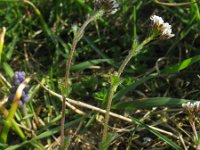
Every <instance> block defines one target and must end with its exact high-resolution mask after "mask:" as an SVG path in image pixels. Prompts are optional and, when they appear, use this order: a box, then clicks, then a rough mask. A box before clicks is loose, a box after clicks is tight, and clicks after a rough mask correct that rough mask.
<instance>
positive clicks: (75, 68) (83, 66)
mask: <svg viewBox="0 0 200 150" xmlns="http://www.w3.org/2000/svg"><path fill="white" fill-rule="evenodd" d="M111 61H112V59H94V60H88V61H85V62H82V63H80V64H77V65H74V66H72V67H71V71H82V70H84V69H87V68H89V67H91V66H93V65H97V64H100V63H104V62H107V63H111Z"/></svg>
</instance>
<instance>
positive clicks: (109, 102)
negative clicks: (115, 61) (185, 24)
mask: <svg viewBox="0 0 200 150" xmlns="http://www.w3.org/2000/svg"><path fill="white" fill-rule="evenodd" d="M154 38H155V35H154V34H152V35H151V36H149V37H148V38H146V39H145V40H144V41H143V42H142V43H141V44H140V45H138V46H136V48H135V49H132V50H130V52H129V54H128V55H127V56H126V58H125V60H124V61H123V62H122V64H121V66H120V67H119V70H118V72H117V78H118V79H120V77H121V74H122V73H123V71H124V69H125V67H126V66H127V64H128V63H129V61H130V60H131V58H132V57H134V56H136V55H137V54H138V53H140V51H141V49H142V48H143V47H144V46H145V45H146V44H147V43H149V42H150V41H151V40H153V39H154ZM119 82H120V81H119ZM118 86H119V83H118V84H113V83H111V87H110V91H109V93H108V97H107V107H106V114H105V122H104V130H103V137H102V141H105V140H106V138H107V134H108V123H109V118H110V117H109V114H110V108H111V106H112V99H113V95H114V93H115V91H116V90H117V87H118Z"/></svg>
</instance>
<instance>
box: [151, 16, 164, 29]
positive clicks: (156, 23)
mask: <svg viewBox="0 0 200 150" xmlns="http://www.w3.org/2000/svg"><path fill="white" fill-rule="evenodd" d="M150 20H151V21H152V26H155V27H159V26H161V25H162V24H163V23H164V20H163V18H162V17H159V16H156V15H153V16H151V17H150Z"/></svg>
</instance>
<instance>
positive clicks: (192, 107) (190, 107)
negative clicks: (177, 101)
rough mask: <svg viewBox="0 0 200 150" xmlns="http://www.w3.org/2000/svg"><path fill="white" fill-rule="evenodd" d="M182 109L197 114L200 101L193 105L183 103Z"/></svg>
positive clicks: (199, 109) (199, 108)
mask: <svg viewBox="0 0 200 150" xmlns="http://www.w3.org/2000/svg"><path fill="white" fill-rule="evenodd" d="M182 107H183V108H184V109H185V110H187V111H189V112H199V111H200V101H197V102H194V103H191V102H187V103H183V104H182Z"/></svg>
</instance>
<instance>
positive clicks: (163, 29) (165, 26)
mask: <svg viewBox="0 0 200 150" xmlns="http://www.w3.org/2000/svg"><path fill="white" fill-rule="evenodd" d="M150 20H151V24H152V28H153V31H155V32H158V33H159V34H160V38H161V39H170V38H172V37H173V36H174V34H172V29H171V28H172V26H171V25H170V24H169V23H168V22H166V23H165V22H164V20H163V18H162V17H159V16H156V15H153V16H151V17H150Z"/></svg>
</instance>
